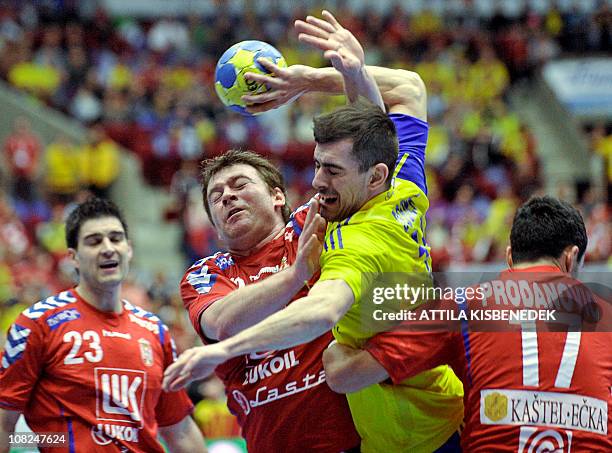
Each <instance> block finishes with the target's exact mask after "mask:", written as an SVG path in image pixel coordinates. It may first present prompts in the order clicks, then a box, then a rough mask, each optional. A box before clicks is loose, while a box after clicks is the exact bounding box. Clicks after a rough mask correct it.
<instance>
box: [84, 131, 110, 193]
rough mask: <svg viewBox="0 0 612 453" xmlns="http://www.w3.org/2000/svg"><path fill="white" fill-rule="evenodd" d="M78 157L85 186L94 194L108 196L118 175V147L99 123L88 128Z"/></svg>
mask: <svg viewBox="0 0 612 453" xmlns="http://www.w3.org/2000/svg"><path fill="white" fill-rule="evenodd" d="M80 158H81V175H82V177H83V180H84V181H85V186H87V187H89V190H91V191H92V192H93V193H94V194H95V195H96V196H98V197H102V198H108V195H109V190H110V188H111V186H112V185H113V183H114V182H115V180H116V179H117V177H118V176H119V170H120V161H119V159H120V155H119V148H118V147H117V145H116V144H115V142H113V141H112V140H110V139H109V138H108V137H107V136H106V133H105V132H104V129H103V128H102V127H101V126H100V125H96V126H94V127H92V128H91V129H90V135H89V141H88V143H87V144H86V145H85V147H84V149H83V151H82V153H81V156H80Z"/></svg>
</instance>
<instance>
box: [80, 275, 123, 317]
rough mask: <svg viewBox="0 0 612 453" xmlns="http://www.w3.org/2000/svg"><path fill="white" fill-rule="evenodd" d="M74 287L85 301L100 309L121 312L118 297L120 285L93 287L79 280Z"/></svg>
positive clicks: (121, 308)
mask: <svg viewBox="0 0 612 453" xmlns="http://www.w3.org/2000/svg"><path fill="white" fill-rule="evenodd" d="M75 289H76V291H77V293H79V296H81V298H82V299H83V300H84V301H85V302H87V303H88V304H89V305H92V306H94V307H95V308H97V309H98V310H100V311H105V312H109V313H121V311H122V310H123V306H122V305H121V298H120V297H119V292H120V290H121V286H120V285H117V286H113V287H112V288H93V287H91V286H90V285H88V284H87V283H85V282H81V283H79V285H78V286H77V287H76V288H75Z"/></svg>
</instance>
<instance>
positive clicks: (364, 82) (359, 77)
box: [344, 66, 385, 111]
mask: <svg viewBox="0 0 612 453" xmlns="http://www.w3.org/2000/svg"><path fill="white" fill-rule="evenodd" d="M344 92H345V93H346V96H347V98H348V100H349V102H351V103H353V102H357V100H358V99H359V97H364V98H366V99H368V100H369V101H370V102H372V103H373V104H375V105H378V106H379V107H380V108H381V109H382V110H383V111H384V110H385V103H384V102H383V99H382V96H381V93H380V90H379V88H378V85H377V83H376V80H374V78H373V77H372V75H371V74H370V72H369V70H368V69H367V67H366V66H362V68H361V70H360V71H359V73H358V74H356V75H355V76H353V77H350V78H349V77H344Z"/></svg>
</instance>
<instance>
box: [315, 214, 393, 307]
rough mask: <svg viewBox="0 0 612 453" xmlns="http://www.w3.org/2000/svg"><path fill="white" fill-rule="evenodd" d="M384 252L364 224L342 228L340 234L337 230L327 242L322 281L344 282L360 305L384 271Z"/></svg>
mask: <svg viewBox="0 0 612 453" xmlns="http://www.w3.org/2000/svg"><path fill="white" fill-rule="evenodd" d="M343 233H344V234H343ZM342 236H343V237H344V240H342V241H341V240H339V237H342ZM334 238H335V239H334ZM383 251H384V249H383V248H381V247H377V246H376V243H375V239H374V238H373V237H372V234H371V231H369V230H368V229H367V228H366V227H365V226H364V225H363V224H358V225H346V226H342V227H341V228H340V233H338V229H335V230H333V231H332V232H331V233H330V234H329V235H328V237H327V238H326V241H325V250H324V252H323V253H322V255H321V277H319V281H324V280H344V282H345V283H346V284H347V285H349V287H350V288H351V290H352V291H353V295H354V296H355V302H357V301H359V300H361V295H362V292H363V289H364V288H367V287H369V286H370V285H371V284H372V281H373V280H374V278H375V277H376V276H377V275H378V273H380V272H381V269H382V266H381V263H380V261H381V260H382V259H384V252H383Z"/></svg>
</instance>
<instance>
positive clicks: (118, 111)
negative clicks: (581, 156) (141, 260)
mask: <svg viewBox="0 0 612 453" xmlns="http://www.w3.org/2000/svg"><path fill="white" fill-rule="evenodd" d="M86 3H88V4H90V3H91V2H86ZM455 3H457V2H455ZM459 3H460V4H461V5H463V7H462V8H457V9H456V10H455V11H454V12H453V13H452V14H445V15H443V16H442V15H439V14H437V13H436V12H435V11H434V10H428V9H423V10H420V11H417V12H407V11H405V10H403V9H402V8H401V7H400V6H390V7H388V8H386V10H382V9H381V8H378V9H377V10H374V9H367V8H366V9H362V10H360V11H359V12H356V11H355V10H351V9H349V8H347V7H345V6H339V7H338V9H337V10H334V13H335V14H336V17H338V18H339V20H340V21H341V22H342V23H343V24H344V25H345V26H346V27H347V28H349V29H350V30H351V31H353V32H354V33H355V34H356V36H357V37H358V39H359V40H360V41H361V42H362V43H363V45H364V48H365V50H366V55H367V60H368V63H369V64H372V65H381V66H388V67H394V68H403V69H409V70H414V71H416V72H418V73H419V74H420V75H421V76H422V78H423V79H424V81H425V83H426V85H427V89H428V102H429V122H430V126H431V129H430V136H429V143H428V149H427V176H428V186H429V198H430V206H431V207H430V210H429V214H428V226H427V229H428V241H429V243H430V245H431V246H432V257H433V262H434V264H435V270H442V269H444V268H446V267H447V266H448V265H449V264H453V263H454V264H457V263H464V262H489V261H500V260H502V259H503V256H504V250H505V245H506V243H507V238H508V234H509V225H510V222H511V219H512V215H513V213H514V211H515V208H516V207H517V206H518V204H520V203H521V202H522V201H524V200H525V199H527V198H528V197H529V196H530V195H532V194H534V193H539V191H541V186H542V183H543V181H542V173H541V169H540V164H539V160H538V152H537V146H538V145H537V143H536V142H535V139H534V137H533V134H532V132H531V131H530V129H529V126H528V125H527V124H525V123H524V122H523V121H522V120H521V118H520V117H519V116H518V115H517V114H516V113H515V112H513V110H512V109H511V107H510V106H509V103H508V96H507V95H508V90H509V89H511V87H512V86H513V84H520V83H523V82H524V81H525V80H528V79H529V78H530V77H532V75H533V74H534V73H535V72H536V71H537V70H538V68H540V67H541V66H542V65H543V64H545V63H546V61H548V60H550V59H552V58H556V57H558V56H559V55H561V54H566V53H584V52H603V51H605V50H609V49H610V47H611V46H610V44H611V42H610V36H611V28H610V25H611V23H612V13H611V12H610V9H609V6H608V2H605V1H603V2H594V3H593V4H594V5H596V6H595V7H594V8H591V9H590V10H589V11H587V12H585V11H583V10H581V9H579V8H577V7H573V6H571V5H570V6H568V7H566V8H564V9H558V8H557V7H555V6H554V3H553V6H552V7H551V8H549V9H547V10H546V11H544V12H538V11H537V10H532V9H525V10H523V11H519V13H518V14H514V15H510V16H509V15H508V14H504V12H503V11H501V10H499V11H492V14H490V15H488V16H482V15H478V14H474V8H475V6H474V2H471V1H463V2H459ZM566 3H567V2H566ZM78 4H79V2H70V1H67V2H28V1H21V2H3V3H2V5H0V76H1V77H3V78H4V79H5V80H6V81H8V82H9V83H10V84H12V85H13V86H14V87H16V88H18V89H20V90H23V91H25V92H28V93H30V94H31V95H32V96H34V97H35V98H36V99H38V100H40V101H41V102H44V103H46V104H47V105H49V106H51V107H53V108H54V109H57V110H60V111H62V112H64V113H66V114H68V115H70V116H72V117H74V118H76V119H77V120H79V121H81V122H82V123H83V124H84V125H86V126H87V127H88V128H89V130H90V134H89V136H88V137H87V140H86V141H85V142H84V143H77V142H75V141H74V140H72V139H70V138H69V137H67V136H58V137H57V138H56V139H55V140H54V141H52V142H51V143H49V144H46V145H43V144H42V143H41V142H40V141H39V139H38V138H37V137H36V135H35V134H34V133H33V132H32V127H31V125H29V124H28V122H27V120H25V119H23V118H17V119H15V123H14V127H13V131H12V133H11V135H10V136H9V137H6V138H5V139H4V142H3V143H2V148H3V157H2V161H3V168H4V169H5V170H6V171H3V172H0V173H2V175H3V176H4V179H3V180H2V181H1V184H0V307H4V309H3V310H2V311H1V312H0V314H1V316H0V330H2V331H5V330H6V327H7V323H8V322H10V320H11V319H12V317H13V316H14V315H15V314H16V313H17V312H18V311H20V310H21V309H23V306H24V305H27V304H30V303H32V302H33V301H36V300H39V299H40V298H41V297H44V296H46V295H49V294H51V293H53V292H55V291H57V290H59V289H61V288H65V287H66V286H69V285H70V284H71V282H72V280H73V277H74V275H73V269H72V268H71V267H70V265H69V263H68V261H67V260H66V258H65V243H64V241H63V225H62V222H63V219H64V218H65V215H66V212H67V211H68V210H69V209H70V208H71V206H72V205H73V203H75V202H78V201H79V200H82V199H84V198H85V197H86V196H87V195H88V194H89V193H95V194H98V195H100V196H107V195H108V191H109V189H110V187H111V186H112V184H113V182H114V181H115V179H116V178H117V176H118V174H119V170H120V161H119V147H120V146H121V147H124V148H127V149H129V150H130V151H132V152H133V153H134V154H135V155H137V156H138V157H139V158H140V160H141V162H142V168H143V173H144V176H145V178H146V180H147V181H148V182H149V183H150V184H152V185H156V186H162V187H167V188H168V190H169V191H171V193H172V194H174V197H175V199H176V204H175V206H173V207H172V208H170V209H169V210H168V213H167V216H166V217H167V220H168V221H172V220H178V221H179V222H181V224H182V226H183V228H184V240H183V251H184V253H185V255H186V257H187V263H191V262H193V261H194V260H196V259H198V258H199V257H202V256H206V255H208V254H209V252H211V251H214V249H216V247H217V244H216V243H215V235H214V233H213V231H212V230H211V226H210V224H209V222H208V221H207V220H206V218H205V216H204V215H203V210H202V208H201V192H200V187H199V180H198V172H199V162H200V161H201V160H202V159H203V158H206V157H210V156H214V155H217V154H219V153H221V152H223V151H224V150H226V149H229V148H232V147H242V148H249V149H253V150H255V151H257V152H260V153H262V154H264V155H267V156H268V157H270V158H271V159H273V160H274V161H275V162H276V163H277V164H278V166H279V168H281V169H282V171H283V173H284V175H285V177H286V180H287V182H288V184H289V194H290V200H291V202H292V204H293V205H294V206H297V205H298V204H300V203H301V202H302V201H304V200H306V199H307V197H309V196H310V195H311V194H312V192H311V188H310V181H311V177H312V169H311V159H312V150H313V147H314V145H313V138H312V130H311V122H312V117H313V115H315V114H317V113H319V112H321V111H325V110H328V109H331V108H333V107H334V106H335V105H338V104H339V103H342V102H343V99H342V98H341V97H331V98H330V97H323V96H318V95H307V96H304V97H303V98H301V99H299V100H298V101H296V102H294V103H293V104H291V105H290V106H287V107H284V108H282V109H279V110H276V111H273V112H270V113H267V114H264V115H261V116H258V117H244V116H240V115H239V114H236V113H234V112H231V111H230V110H228V109H226V108H224V107H223V106H222V104H221V103H220V101H219V100H218V99H217V98H216V95H215V94H214V90H213V88H212V87H213V79H214V69H215V64H216V60H217V58H218V57H219V56H220V55H221V54H222V53H223V51H224V50H225V49H226V48H227V47H229V45H231V44H233V43H235V42H238V41H241V40H245V39H260V40H263V41H267V42H270V43H271V44H273V45H275V46H276V47H277V48H278V49H279V50H280V51H281V53H282V54H283V55H284V57H285V59H286V60H287V62H288V64H295V63H301V64H308V65H311V66H315V67H320V66H325V65H326V64H327V62H326V61H324V60H322V58H321V56H320V55H319V52H314V51H312V50H310V49H309V48H306V47H304V46H303V45H301V44H300V43H299V42H298V41H297V39H296V36H295V33H294V32H293V30H292V24H293V21H294V20H295V19H297V18H303V17H305V16H306V14H307V13H314V14H317V13H318V11H319V10H320V8H317V9H314V10H312V11H310V10H308V11H307V10H305V9H304V7H301V6H299V5H296V6H294V7H293V8H292V9H290V10H286V11H284V10H282V9H280V10H275V11H267V12H266V13H265V14H261V13H258V12H257V11H256V10H246V11H235V10H232V9H231V8H221V7H219V8H218V9H216V10H214V11H213V13H212V14H210V15H190V16H189V17H166V18H162V19H157V20H138V19H134V18H112V17H110V16H108V15H107V14H105V12H104V11H103V10H101V9H92V10H91V14H88V15H86V16H83V15H82V14H79V11H78ZM339 4H342V2H339ZM58 5H61V8H63V9H61V10H60V9H58V8H60V6H58ZM71 5H72V9H71V8H70V6H71ZM66 8H68V9H66ZM283 11H284V12H283ZM587 133H588V134H589V137H590V139H591V144H592V150H593V153H594V155H597V156H600V158H601V159H603V161H604V163H605V164H604V167H605V169H606V174H605V175H602V182H603V181H605V184H603V187H604V188H606V187H609V183H610V181H611V179H610V178H611V176H612V170H611V167H610V165H611V164H610V162H611V159H610V153H611V151H610V150H611V141H612V138H611V135H610V127H609V125H606V124H598V125H593V127H589V128H588V130H587ZM93 169H95V171H93ZM578 192H579V199H578V201H579V202H580V207H581V209H582V212H583V215H584V216H585V220H586V223H587V228H588V230H589V240H590V245H589V251H588V254H587V260H592V261H605V260H608V259H609V256H610V252H611V250H612V244H611V242H610V235H609V222H610V219H609V216H610V212H609V208H608V206H607V204H606V202H605V200H606V194H605V193H604V192H605V190H604V191H602V190H599V189H595V188H593V187H590V186H589V185H588V184H587V185H586V186H584V187H582V188H581V189H580V190H579V191H578ZM125 291H126V297H127V298H129V299H130V300H132V302H135V303H138V304H141V305H143V306H145V308H149V309H152V310H154V311H157V312H158V313H160V314H161V315H162V317H163V318H164V320H165V321H166V322H167V323H168V324H169V325H170V326H171V328H172V329H173V333H174V335H175V337H176V338H177V342H178V343H179V347H180V348H181V349H182V348H185V347H189V346H191V344H192V343H193V338H194V337H193V333H192V330H191V326H189V324H188V321H187V320H186V317H185V316H184V313H183V311H182V304H181V302H180V299H179V298H178V295H177V288H176V283H175V282H168V281H167V280H166V278H165V276H164V275H163V274H159V275H157V276H155V277H154V278H153V279H150V281H148V282H146V283H144V284H143V283H140V282H136V281H135V280H130V281H129V282H128V283H127V285H126V287H125ZM216 385H217V384H216V383H215V382H214V381H210V382H209V383H207V384H205V385H203V386H201V388H200V389H199V391H200V393H203V394H207V393H211V394H218V393H219V389H218V388H217V387H215V386H216ZM215 392H216V393H215ZM205 412H206V411H205ZM207 413H210V412H207ZM202 416H203V417H204V415H202ZM202 423H204V422H202ZM228 429H230V428H228ZM231 429H235V426H233V425H232V427H231Z"/></svg>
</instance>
